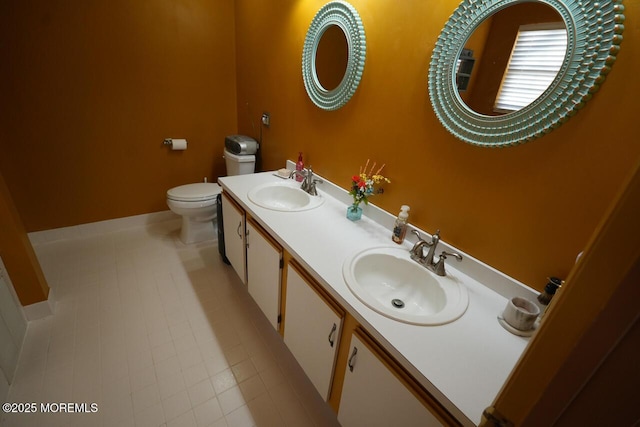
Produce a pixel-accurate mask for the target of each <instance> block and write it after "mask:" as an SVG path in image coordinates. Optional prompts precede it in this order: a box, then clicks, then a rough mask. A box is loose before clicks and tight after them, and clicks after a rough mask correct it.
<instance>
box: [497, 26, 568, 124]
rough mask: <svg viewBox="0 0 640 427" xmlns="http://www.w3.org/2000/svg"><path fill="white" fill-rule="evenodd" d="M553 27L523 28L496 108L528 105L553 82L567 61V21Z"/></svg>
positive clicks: (510, 108)
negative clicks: (565, 59)
mask: <svg viewBox="0 0 640 427" xmlns="http://www.w3.org/2000/svg"><path fill="white" fill-rule="evenodd" d="M551 27H552V28H550V25H548V24H546V25H544V26H542V25H523V26H521V27H520V29H519V31H518V36H517V37H516V41H515V43H514V45H513V50H512V51H511V58H510V59H509V64H508V65H507V69H506V71H505V74H504V77H503V78H502V84H501V86H500V90H499V91H498V96H497V97H496V103H495V107H494V109H495V110H496V111H500V112H510V111H517V110H519V109H521V108H523V107H526V106H527V105H529V104H531V103H532V102H533V101H535V100H536V99H537V98H538V97H539V96H540V95H542V93H543V92H544V91H545V90H546V89H547V88H548V87H549V85H550V84H551V82H553V79H554V78H555V77H556V74H557V73H558V70H560V67H561V66H562V62H563V61H564V57H565V53H566V50H567V31H566V29H565V28H564V24H563V23H558V24H552V25H551ZM553 27H555V28H553Z"/></svg>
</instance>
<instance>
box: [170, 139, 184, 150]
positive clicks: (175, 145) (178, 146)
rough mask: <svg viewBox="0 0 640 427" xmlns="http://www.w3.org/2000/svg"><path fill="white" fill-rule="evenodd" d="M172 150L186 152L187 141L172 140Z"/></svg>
mask: <svg viewBox="0 0 640 427" xmlns="http://www.w3.org/2000/svg"><path fill="white" fill-rule="evenodd" d="M171 149H172V150H174V151H177V150H186V149H187V140H186V139H172V140H171Z"/></svg>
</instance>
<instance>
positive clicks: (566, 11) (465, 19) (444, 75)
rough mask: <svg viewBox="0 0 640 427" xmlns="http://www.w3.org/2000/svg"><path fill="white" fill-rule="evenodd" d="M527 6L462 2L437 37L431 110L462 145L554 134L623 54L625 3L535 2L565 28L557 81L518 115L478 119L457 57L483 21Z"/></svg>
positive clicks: (499, 0) (507, 0)
mask: <svg viewBox="0 0 640 427" xmlns="http://www.w3.org/2000/svg"><path fill="white" fill-rule="evenodd" d="M524 1H526V0H463V1H462V3H461V4H460V5H459V6H458V8H457V9H456V10H455V11H454V12H453V14H452V15H451V17H450V18H449V21H448V22H447V23H446V24H445V26H444V28H443V29H442V32H441V33H440V36H439V37H438V40H437V42H436V45H435V48H434V49H433V54H432V56H431V64H430V66H429V96H430V98H431V105H432V106H433V109H434V111H435V113H436V116H437V117H438V119H439V120H440V122H441V123H442V125H443V126H444V127H445V128H446V129H447V130H448V131H449V132H451V133H452V134H453V135H454V136H455V137H457V138H458V139H460V140H462V141H464V142H467V143H470V144H474V145H478V146H484V147H505V146H512V145H517V144H521V143H524V142H528V141H532V140H534V139H536V138H539V137H541V136H543V135H546V134H548V133H550V132H552V131H553V130H554V129H556V128H558V127H559V126H561V125H562V124H563V123H565V122H566V121H567V120H569V118H570V117H572V116H573V115H575V114H576V112H577V111H578V110H579V109H580V108H582V107H583V106H584V105H585V103H586V102H587V101H588V100H589V99H591V97H592V95H593V94H594V93H595V92H597V90H598V89H599V87H600V85H602V83H603V82H604V80H605V78H606V76H607V74H608V73H609V72H610V71H611V67H612V65H613V63H614V62H615V60H616V55H617V54H618V52H619V51H620V43H621V42H622V32H623V31H624V19H625V17H624V6H623V5H622V0H600V1H592V0H562V1H560V0H535V1H536V2H538V3H544V4H546V5H549V6H551V7H552V8H554V9H555V10H556V11H557V12H558V13H559V14H560V16H562V19H563V20H564V23H565V26H566V28H567V52H566V55H565V59H564V62H563V64H562V66H561V68H560V70H559V71H558V74H557V76H556V78H555V80H554V81H553V82H552V83H551V85H549V87H548V88H547V90H546V91H545V92H544V93H543V94H542V95H541V96H540V97H539V98H538V99H536V100H535V101H534V102H532V103H531V104H529V105H528V106H527V107H524V108H523V109H521V110H519V111H516V112H512V113H509V114H505V115H502V116H486V115H483V114H478V113H476V112H475V111H473V110H471V109H470V108H469V107H467V105H466V104H465V103H464V101H462V99H461V98H460V95H459V94H458V91H457V88H456V84H455V70H456V65H457V60H458V57H459V56H460V53H461V52H462V48H463V47H464V44H465V43H466V41H467V39H468V38H469V37H470V36H471V34H472V33H473V31H474V30H475V29H476V28H477V27H478V25H480V24H481V23H482V22H483V21H484V20H485V19H487V18H488V17H490V16H491V15H493V14H494V13H496V12H498V11H500V10H502V9H504V8H506V7H508V6H511V5H514V4H518V3H523V2H524Z"/></svg>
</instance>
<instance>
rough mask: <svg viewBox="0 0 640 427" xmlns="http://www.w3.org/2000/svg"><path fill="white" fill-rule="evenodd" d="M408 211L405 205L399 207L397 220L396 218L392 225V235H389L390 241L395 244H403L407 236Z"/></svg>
mask: <svg viewBox="0 0 640 427" xmlns="http://www.w3.org/2000/svg"><path fill="white" fill-rule="evenodd" d="M409 209H411V208H410V207H409V206H407V205H402V206H401V207H400V213H399V214H398V218H396V222H395V224H393V233H392V235H391V240H393V241H394V242H395V243H397V244H401V243H402V242H404V236H405V235H406V234H407V219H408V218H409Z"/></svg>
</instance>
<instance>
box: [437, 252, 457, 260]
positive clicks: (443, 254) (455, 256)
mask: <svg viewBox="0 0 640 427" xmlns="http://www.w3.org/2000/svg"><path fill="white" fill-rule="evenodd" d="M447 256H452V257H454V258H455V259H457V260H458V262H460V261H462V255H460V254H457V253H455V252H447V251H442V253H441V254H440V258H444V259H447Z"/></svg>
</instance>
